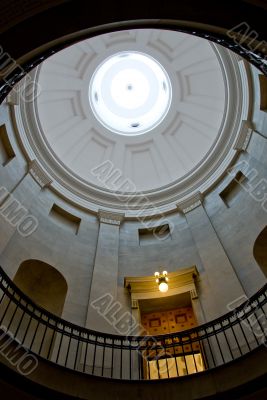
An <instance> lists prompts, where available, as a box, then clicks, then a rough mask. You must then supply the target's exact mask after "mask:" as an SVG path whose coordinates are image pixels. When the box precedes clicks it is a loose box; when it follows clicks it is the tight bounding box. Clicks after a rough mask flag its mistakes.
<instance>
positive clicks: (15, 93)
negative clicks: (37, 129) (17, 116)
mask: <svg viewBox="0 0 267 400" xmlns="http://www.w3.org/2000/svg"><path fill="white" fill-rule="evenodd" d="M15 89H17V90H15ZM15 89H13V90H11V92H9V93H8V95H7V97H6V102H7V104H8V105H10V106H18V105H19V95H20V91H19V90H18V85H16V86H15Z"/></svg>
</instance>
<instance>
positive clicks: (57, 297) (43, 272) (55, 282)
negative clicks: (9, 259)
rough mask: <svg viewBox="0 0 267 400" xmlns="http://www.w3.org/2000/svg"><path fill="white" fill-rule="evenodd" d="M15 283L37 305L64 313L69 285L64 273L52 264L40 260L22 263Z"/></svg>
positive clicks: (59, 313)
mask: <svg viewBox="0 0 267 400" xmlns="http://www.w3.org/2000/svg"><path fill="white" fill-rule="evenodd" d="M14 283H15V284H16V285H17V286H18V287H19V289H21V290H22V291H23V293H25V294H26V295H27V296H28V297H30V298H31V299H32V300H33V301H34V302H35V303H36V304H37V305H39V306H41V307H43V308H45V309H46V310H47V311H49V312H51V313H53V314H56V315H57V316H61V315H62V311H63V307H64V303H65V299H66V295H67V291H68V285H67V282H66V280H65V278H64V277H63V275H62V274H61V273H60V272H59V271H57V270H56V269H55V268H54V267H52V266H51V265H49V264H47V263H45V262H43V261H39V260H26V261H24V262H23V263H21V265H20V267H19V269H18V271H17V273H16V275H15V277H14Z"/></svg>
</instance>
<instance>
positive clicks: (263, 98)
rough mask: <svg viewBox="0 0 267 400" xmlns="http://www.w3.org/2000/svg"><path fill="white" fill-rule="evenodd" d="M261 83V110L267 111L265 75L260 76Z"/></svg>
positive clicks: (266, 78)
mask: <svg viewBox="0 0 267 400" xmlns="http://www.w3.org/2000/svg"><path fill="white" fill-rule="evenodd" d="M259 82H260V96H261V97H260V109H261V110H262V111H267V77H266V76H265V75H259Z"/></svg>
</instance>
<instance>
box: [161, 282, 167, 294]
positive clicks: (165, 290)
mask: <svg viewBox="0 0 267 400" xmlns="http://www.w3.org/2000/svg"><path fill="white" fill-rule="evenodd" d="M168 289H169V286H168V284H167V283H166V282H161V283H160V284H159V290H160V291H161V292H162V293H166V292H167V291H168Z"/></svg>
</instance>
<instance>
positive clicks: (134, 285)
mask: <svg viewBox="0 0 267 400" xmlns="http://www.w3.org/2000/svg"><path fill="white" fill-rule="evenodd" d="M198 276H199V273H198V270H197V267H196V266H195V265H194V266H193V267H189V268H183V269H179V270H178V271H175V272H169V273H168V278H169V281H168V285H169V290H168V292H166V293H161V292H160V291H159V288H158V284H157V283H156V280H155V276H154V275H153V276H134V277H125V278H124V287H125V288H127V289H128V291H129V293H130V294H131V299H132V304H133V301H134V300H138V299H149V298H156V297H165V296H172V295H177V294H181V293H185V292H190V293H192V295H193V296H194V297H192V298H197V297H198V296H197V290H196V286H195V281H196V279H197V277H198Z"/></svg>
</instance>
